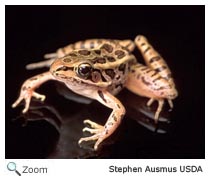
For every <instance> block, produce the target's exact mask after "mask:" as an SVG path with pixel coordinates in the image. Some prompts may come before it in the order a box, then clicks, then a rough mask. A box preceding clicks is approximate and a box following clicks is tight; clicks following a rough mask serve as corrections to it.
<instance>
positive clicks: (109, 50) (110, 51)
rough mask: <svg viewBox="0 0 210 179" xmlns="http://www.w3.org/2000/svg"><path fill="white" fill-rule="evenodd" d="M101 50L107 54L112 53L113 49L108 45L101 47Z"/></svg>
mask: <svg viewBox="0 0 210 179" xmlns="http://www.w3.org/2000/svg"><path fill="white" fill-rule="evenodd" d="M101 49H105V50H106V51H107V52H109V53H112V51H113V47H112V46H111V45H109V44H104V45H102V47H101Z"/></svg>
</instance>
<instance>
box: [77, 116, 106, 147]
mask: <svg viewBox="0 0 210 179" xmlns="http://www.w3.org/2000/svg"><path fill="white" fill-rule="evenodd" d="M84 123H85V124H88V125H90V127H91V128H89V127H85V128H84V129H83V130H82V131H83V132H90V133H91V134H93V135H92V136H90V137H84V138H81V139H80V140H79V142H78V143H79V145H80V144H81V143H82V142H83V141H92V140H97V141H96V143H95V145H94V150H97V149H98V146H99V144H100V143H101V142H102V141H103V140H104V139H105V138H106V130H105V128H104V126H102V125H100V124H97V123H95V122H92V121H90V120H84Z"/></svg>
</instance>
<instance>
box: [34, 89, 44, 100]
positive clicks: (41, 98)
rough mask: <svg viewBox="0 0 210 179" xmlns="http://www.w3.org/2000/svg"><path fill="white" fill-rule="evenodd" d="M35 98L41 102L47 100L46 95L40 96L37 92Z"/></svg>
mask: <svg viewBox="0 0 210 179" xmlns="http://www.w3.org/2000/svg"><path fill="white" fill-rule="evenodd" d="M33 97H35V98H36V99H39V100H41V101H44V100H45V98H46V96H45V95H42V94H39V93H37V92H35V91H34V92H33Z"/></svg>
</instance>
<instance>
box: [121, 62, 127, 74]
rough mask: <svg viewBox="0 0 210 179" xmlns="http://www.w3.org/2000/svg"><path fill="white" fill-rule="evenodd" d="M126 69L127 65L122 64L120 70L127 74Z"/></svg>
mask: <svg viewBox="0 0 210 179" xmlns="http://www.w3.org/2000/svg"><path fill="white" fill-rule="evenodd" d="M125 68H126V65H125V64H124V63H122V64H121V65H120V66H119V70H120V71H122V72H123V73H125Z"/></svg>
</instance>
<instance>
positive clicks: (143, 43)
mask: <svg viewBox="0 0 210 179" xmlns="http://www.w3.org/2000/svg"><path fill="white" fill-rule="evenodd" d="M135 44H136V46H137V47H138V49H139V50H140V52H141V54H142V56H143V58H144V60H145V62H146V64H147V66H148V67H150V68H151V69H153V70H155V71H156V72H157V73H159V74H160V76H161V77H163V78H164V79H166V80H167V81H168V82H169V84H171V85H172V86H175V84H174V81H173V78H172V75H171V70H170V69H169V67H168V65H167V63H166V62H165V60H164V59H163V58H162V56H161V55H160V54H159V53H158V52H157V51H156V50H155V49H154V48H153V46H152V45H151V44H150V43H149V42H148V41H147V39H146V37H144V36H143V35H138V36H137V37H136V38H135Z"/></svg>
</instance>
